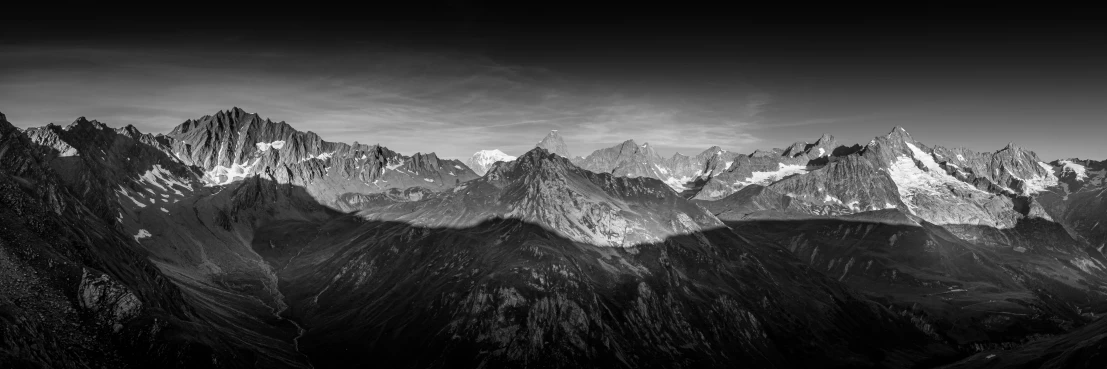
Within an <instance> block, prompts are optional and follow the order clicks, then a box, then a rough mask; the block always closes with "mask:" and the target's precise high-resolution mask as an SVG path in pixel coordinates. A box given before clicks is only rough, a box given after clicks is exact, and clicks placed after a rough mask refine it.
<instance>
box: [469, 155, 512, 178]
mask: <svg viewBox="0 0 1107 369" xmlns="http://www.w3.org/2000/svg"><path fill="white" fill-rule="evenodd" d="M512 160H515V157H514V156H511V155H508V154H505V153H504V152H503V151H500V150H499V149H492V150H481V151H477V152H475V153H473V156H472V157H470V158H469V160H466V161H465V165H468V166H469V168H471V169H473V171H474V172H477V174H479V175H482V176H483V175H484V174H485V173H487V172H488V169H489V168H491V167H492V164H495V163H496V162H498V161H512Z"/></svg>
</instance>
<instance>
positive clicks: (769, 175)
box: [734, 163, 807, 187]
mask: <svg viewBox="0 0 1107 369" xmlns="http://www.w3.org/2000/svg"><path fill="white" fill-rule="evenodd" d="M778 165H779V166H780V167H779V169H777V170H775V171H772V172H752V173H750V176H749V177H748V178H746V179H743V180H738V181H734V184H735V185H739V186H741V187H745V186H749V185H754V184H759V185H768V184H770V183H773V182H776V181H779V180H781V179H784V178H785V177H788V176H790V175H794V174H803V173H807V167H806V166H803V165H788V164H784V163H779V164H778Z"/></svg>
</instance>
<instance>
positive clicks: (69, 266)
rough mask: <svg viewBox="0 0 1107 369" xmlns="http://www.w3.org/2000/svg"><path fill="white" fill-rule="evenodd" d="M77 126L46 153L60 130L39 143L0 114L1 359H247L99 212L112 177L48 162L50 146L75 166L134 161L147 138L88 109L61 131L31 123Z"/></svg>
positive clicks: (201, 362) (37, 362)
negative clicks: (98, 119) (129, 134)
mask: <svg viewBox="0 0 1107 369" xmlns="http://www.w3.org/2000/svg"><path fill="white" fill-rule="evenodd" d="M85 129H88V130H87V131H84V130H85ZM75 132H83V134H82V135H81V136H83V137H84V138H85V140H68V139H67V140H66V141H65V142H67V145H69V146H71V147H73V148H75V149H76V151H77V152H75V153H74V152H72V151H70V153H71V154H77V155H72V156H55V155H56V154H57V153H64V152H66V151H68V150H62V151H58V150H57V149H58V148H59V147H62V148H64V146H62V145H59V144H58V141H57V140H52V141H49V142H50V144H49V145H48V146H40V145H38V144H36V143H35V141H32V140H31V139H30V138H28V137H27V136H26V135H24V134H23V132H20V131H18V130H16V129H15V127H13V126H12V125H11V124H10V123H8V122H7V120H6V119H5V118H4V116H3V115H0V223H3V224H4V225H5V226H3V227H0V321H3V330H2V331H0V332H3V333H2V337H0V365H3V366H5V367H8V366H9V365H10V366H13V367H22V366H27V367H46V366H48V367H123V366H132V367H211V366H219V365H226V366H246V365H249V363H251V362H253V361H254V354H253V353H252V352H253V350H251V349H246V348H244V347H242V346H241V345H239V344H238V343H237V342H239V341H235V340H232V339H230V337H229V336H225V335H221V334H219V333H217V331H216V329H215V328H214V327H213V326H212V323H211V322H210V321H207V320H204V319H201V318H198V317H197V316H196V315H195V311H194V310H193V309H192V306H191V304H190V301H189V300H188V299H187V298H185V297H184V296H183V295H182V294H181V291H180V290H179V289H178V288H177V286H175V285H174V284H172V283H170V282H169V280H168V279H167V278H165V276H164V275H163V274H161V273H159V271H158V269H157V268H155V267H154V266H153V265H152V264H151V262H149V261H148V260H147V259H146V255H145V253H144V252H143V251H141V250H142V249H141V247H140V246H139V245H138V244H136V243H135V241H134V240H133V239H132V238H131V237H130V236H128V235H126V234H124V233H122V232H121V231H120V229H119V226H118V224H113V223H111V220H112V219H113V218H114V217H115V216H114V215H115V212H114V211H113V212H112V216H108V217H103V216H101V215H100V214H98V213H101V212H102V211H103V210H108V209H98V208H96V207H97V206H107V205H106V203H105V202H103V201H104V199H108V198H111V197H113V196H112V192H111V191H112V189H113V188H114V187H113V186H107V187H103V188H102V187H101V186H100V185H98V184H96V183H91V184H79V183H77V182H75V181H72V180H70V179H64V178H63V176H62V175H61V174H60V173H58V172H57V171H55V170H54V169H53V167H54V166H56V165H57V164H58V163H57V160H58V158H62V159H65V160H68V159H70V158H80V159H79V160H81V161H78V162H74V163H75V167H76V168H78V169H79V168H81V167H84V166H85V165H84V164H82V163H87V162H84V161H85V160H90V161H94V162H103V161H108V160H111V159H112V158H114V157H116V155H122V154H121V153H134V154H136V157H135V158H132V161H140V160H142V159H144V158H145V156H144V155H142V154H143V152H144V150H143V149H135V148H134V147H133V146H131V145H130V143H129V142H128V141H127V140H120V139H119V138H118V137H116V136H121V135H119V134H117V132H108V131H105V129H104V127H101V126H99V125H97V124H94V122H89V121H85V120H79V122H77V126H74V127H71V129H69V130H68V131H66V130H61V129H51V132H49V133H44V132H37V133H34V135H35V137H36V140H41V139H42V138H43V137H51V136H53V137H60V138H66V136H67V135H70V134H75ZM128 139H130V138H128ZM99 145H103V146H99ZM91 148H95V149H94V150H90V149H91ZM102 149H103V151H101V150H102ZM116 150H119V151H118V152H117V151H116ZM132 150H137V151H132ZM154 151H157V150H156V149H154ZM66 168H68V167H66ZM131 169H134V168H131ZM119 170H120V171H119V172H107V173H94V172H93V171H91V170H89V169H87V168H86V169H82V170H81V171H79V172H80V173H78V175H100V176H105V177H106V176H111V175H116V174H123V173H126V168H121V169H119ZM67 175H73V173H67ZM89 178H90V179H92V180H95V178H93V177H89ZM116 178H117V179H130V180H136V179H134V178H133V177H129V176H126V175H122V176H120V177H116ZM136 181H137V180H136ZM78 191H80V192H78ZM103 191H107V192H106V193H104V192H103ZM85 201H90V202H87V203H86V202H85ZM113 201H114V199H113ZM97 204H98V205H97ZM93 205H95V206H93Z"/></svg>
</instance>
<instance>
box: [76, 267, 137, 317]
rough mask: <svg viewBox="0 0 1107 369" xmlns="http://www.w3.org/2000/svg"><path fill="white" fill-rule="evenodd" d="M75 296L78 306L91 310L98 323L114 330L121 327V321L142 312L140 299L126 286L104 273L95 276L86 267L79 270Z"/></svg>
mask: <svg viewBox="0 0 1107 369" xmlns="http://www.w3.org/2000/svg"><path fill="white" fill-rule="evenodd" d="M77 296H78V297H79V299H78V301H79V302H80V304H81V305H80V306H81V307H82V308H84V309H86V310H88V311H89V312H91V313H92V315H93V316H94V317H95V318H94V319H95V320H96V322H97V323H98V324H100V325H102V326H105V327H110V328H111V329H112V331H115V332H119V331H120V330H122V329H123V323H125V322H127V321H128V320H131V319H134V318H135V317H138V316H139V314H141V313H142V301H139V299H138V296H135V294H134V293H131V291H130V290H129V289H127V287H126V286H123V285H122V284H120V283H118V282H116V281H114V280H112V279H111V277H108V276H107V275H106V274H100V275H99V276H96V275H95V274H93V273H90V272H89V270H88V269H83V270H82V272H81V283H80V285H79V287H77Z"/></svg>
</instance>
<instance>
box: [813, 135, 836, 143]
mask: <svg viewBox="0 0 1107 369" xmlns="http://www.w3.org/2000/svg"><path fill="white" fill-rule="evenodd" d="M829 142H834V136H833V135H831V134H829V133H823V135H822V136H819V140H818V141H815V143H816V144H825V143H829Z"/></svg>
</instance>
